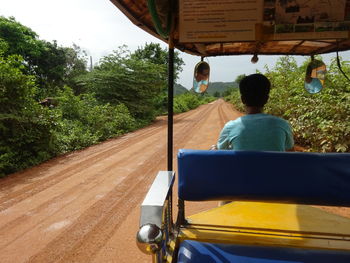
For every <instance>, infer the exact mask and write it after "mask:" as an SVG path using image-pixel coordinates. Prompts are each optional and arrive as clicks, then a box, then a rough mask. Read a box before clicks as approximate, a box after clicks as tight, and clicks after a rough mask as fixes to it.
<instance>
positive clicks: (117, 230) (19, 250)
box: [0, 100, 350, 263]
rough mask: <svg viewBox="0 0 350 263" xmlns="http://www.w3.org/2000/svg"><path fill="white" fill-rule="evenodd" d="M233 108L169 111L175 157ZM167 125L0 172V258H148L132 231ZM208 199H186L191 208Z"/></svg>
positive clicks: (5, 261)
mask: <svg viewBox="0 0 350 263" xmlns="http://www.w3.org/2000/svg"><path fill="white" fill-rule="evenodd" d="M239 115H240V113H238V112H236V111H234V110H233V108H232V107H231V106H230V105H229V104H227V103H225V102H223V101H222V100H218V101H216V102H213V103H211V104H208V105H204V106H201V107H199V108H198V109H196V110H193V111H190V112H187V113H184V114H179V115H177V116H175V118H174V120H175V121H174V157H176V153H177V150H178V149H180V148H192V149H208V148H209V147H210V145H212V144H214V143H215V142H216V140H217V137H218V135H219V132H220V130H221V128H222V127H223V125H224V123H225V122H227V121H228V120H229V119H234V118H236V117H237V116H239ZM166 124H167V123H166V120H165V119H164V118H160V119H158V120H157V121H156V122H155V123H154V124H152V125H150V126H149V127H147V128H144V129H141V130H138V131H136V132H133V133H129V134H127V135H125V136H122V137H120V138H117V139H113V140H109V141H107V142H104V143H101V144H99V145H96V146H93V147H89V148H88V149H85V150H83V151H79V152H75V153H72V154H68V155H65V156H62V157H59V158H56V159H53V160H51V161H49V162H46V163H44V164H42V165H39V166H37V167H34V168H31V169H28V170H26V171H23V172H20V173H17V174H13V175H11V176H9V177H7V178H3V179H0V262H1V263H10V262H11V263H21V262H45V263H50V262H95V263H97V262H122V263H123V262H131V263H132V262H151V258H150V256H147V255H144V254H142V253H141V252H140V251H139V250H138V249H137V247H136V244H135V235H136V232H137V230H138V222H139V212H140V204H141V203H142V201H143V199H144V197H145V194H146V192H147V190H148V188H149V186H150V185H151V183H152V182H153V179H154V177H155V176H156V174H157V172H158V171H159V170H166V163H167V162H166V153H167V146H166V141H167V135H166V132H167V128H166ZM174 170H175V171H176V160H175V158H174ZM175 192H176V191H175ZM213 205H217V203H216V202H215V203H213V202H212V203H206V204H200V205H198V204H190V205H189V206H190V210H191V211H192V212H193V211H198V210H202V209H205V208H207V207H210V206H213ZM334 209H336V208H334ZM335 212H338V211H335ZM346 213H347V214H346V215H348V216H350V212H349V210H347V212H346Z"/></svg>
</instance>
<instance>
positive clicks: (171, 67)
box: [168, 39, 174, 171]
mask: <svg viewBox="0 0 350 263" xmlns="http://www.w3.org/2000/svg"><path fill="white" fill-rule="evenodd" d="M173 105H174V44H173V43H172V40H171V39H170V40H169V59H168V171H172V170H173Z"/></svg>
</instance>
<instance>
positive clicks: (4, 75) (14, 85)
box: [0, 56, 56, 176]
mask: <svg viewBox="0 0 350 263" xmlns="http://www.w3.org/2000/svg"><path fill="white" fill-rule="evenodd" d="M22 61H23V60H22V58H21V57H20V56H9V57H8V58H6V59H5V58H2V57H0V137H1V140H0V176H3V175H5V174H9V173H12V172H16V171H18V170H21V169H23V168H25V167H28V166H31V165H35V164H38V163H40V162H42V161H45V160H47V159H49V158H50V157H52V156H53V155H55V154H56V149H55V142H54V136H53V133H52V129H53V128H54V126H55V121H56V120H55V116H54V115H52V114H51V113H50V112H49V111H48V110H47V109H45V108H42V107H41V106H40V105H39V103H38V102H37V101H35V100H34V96H35V92H36V89H37V87H36V86H35V84H34V79H33V77H32V76H26V75H24V74H23V73H22V71H21V67H22Z"/></svg>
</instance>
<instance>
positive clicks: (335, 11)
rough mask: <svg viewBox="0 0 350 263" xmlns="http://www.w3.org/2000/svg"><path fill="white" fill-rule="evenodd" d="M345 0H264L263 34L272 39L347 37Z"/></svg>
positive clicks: (349, 14) (349, 4)
mask: <svg viewBox="0 0 350 263" xmlns="http://www.w3.org/2000/svg"><path fill="white" fill-rule="evenodd" d="M349 20H350V1H349V0H331V1H330V0H264V7H263V33H264V34H265V35H273V39H274V40H286V39H322V38H323V39H327V38H329V39H330V38H347V37H348V36H349V32H348V31H349V29H350V21H349Z"/></svg>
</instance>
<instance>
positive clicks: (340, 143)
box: [227, 56, 350, 152]
mask: <svg viewBox="0 0 350 263" xmlns="http://www.w3.org/2000/svg"><path fill="white" fill-rule="evenodd" d="M308 62H309V61H305V62H304V63H303V64H302V65H301V66H298V65H297V63H296V61H295V59H294V58H292V57H288V56H287V57H282V58H281V59H280V60H279V61H278V62H277V63H276V65H275V67H274V68H273V69H269V68H267V67H266V70H267V73H266V76H267V77H268V78H269V79H270V81H271V83H272V89H271V93H270V99H269V102H268V103H267V105H266V106H265V111H266V112H267V113H270V114H273V115H276V116H280V117H282V118H285V119H287V120H288V121H289V122H290V123H291V125H292V128H293V132H294V138H295V141H296V144H298V145H301V146H303V147H306V148H308V149H309V150H310V151H317V152H350V125H349V123H350V84H349V82H348V81H347V80H346V79H345V78H344V77H343V75H341V74H340V72H339V69H338V67H337V65H336V61H335V60H333V61H332V63H331V65H330V66H329V67H328V74H327V77H326V82H325V88H324V89H323V90H322V91H321V92H320V93H317V94H309V93H307V92H306V90H305V89H304V77H305V70H306V66H307V63H308ZM342 68H343V70H344V71H346V72H347V74H350V67H349V65H348V64H347V63H345V62H342ZM227 99H228V100H230V101H231V102H232V103H233V104H234V105H235V107H236V108H238V109H239V110H243V108H244V107H243V105H242V103H241V102H240V96H239V92H232V93H231V94H230V96H229V97H228V98H227Z"/></svg>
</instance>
